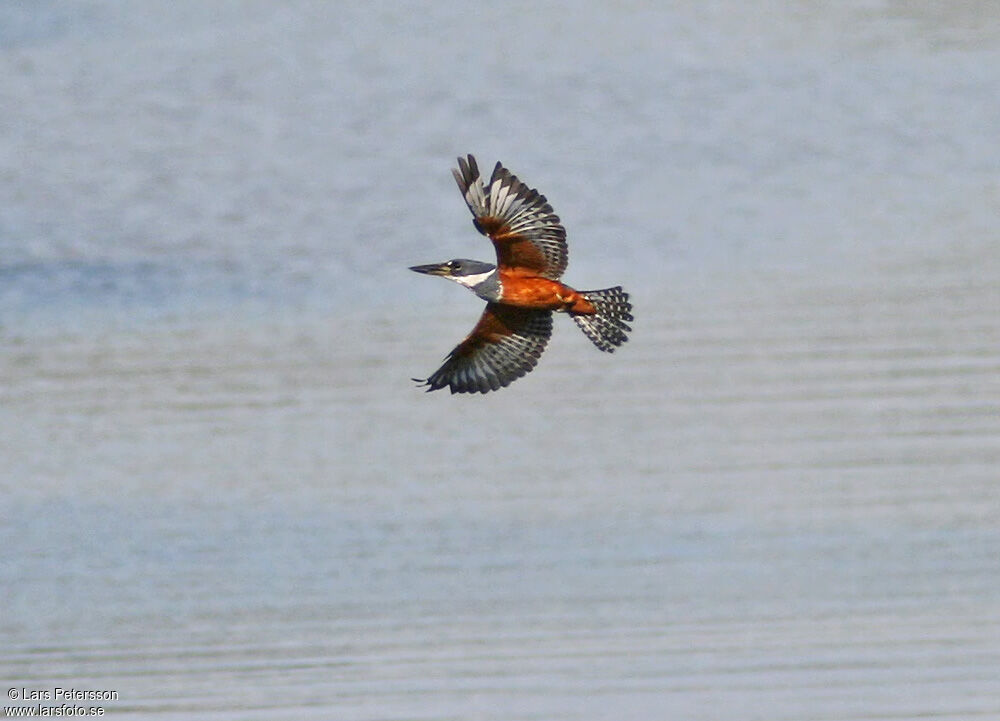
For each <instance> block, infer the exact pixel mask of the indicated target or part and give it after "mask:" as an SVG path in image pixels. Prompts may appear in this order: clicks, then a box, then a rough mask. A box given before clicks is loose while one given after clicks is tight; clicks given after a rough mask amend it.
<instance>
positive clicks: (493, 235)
mask: <svg viewBox="0 0 1000 721" xmlns="http://www.w3.org/2000/svg"><path fill="white" fill-rule="evenodd" d="M451 172H452V174H453V175H454V176H455V181H456V182H457V183H458V188H459V190H461V191H462V195H463V196H464V198H465V202H466V204H467V205H468V206H469V210H471V211H472V223H473V225H475V227H476V230H478V231H479V232H480V233H482V234H483V235H485V236H487V237H489V239H490V240H491V241H493V247H494V249H495V250H496V256H497V262H496V265H494V264H492V263H484V262H482V261H478V260H468V259H466V258H455V259H453V260H449V261H446V262H444V263H432V264H431V265H415V266H413V267H411V268H410V270H412V271H415V272H417V273H425V274H427V275H437V276H440V277H442V278H447V279H448V280H452V281H454V282H456V283H458V284H459V285H463V286H465V287H466V288H468V289H469V290H471V291H472V292H473V293H475V294H476V295H477V296H479V297H480V298H482V299H483V300H485V301H486V309H485V310H484V311H483V314H482V316H480V318H479V322H477V323H476V325H475V327H474V328H473V329H472V332H471V333H469V335H468V336H466V338H465V340H463V341H462V342H461V343H459V344H458V345H457V346H455V348H454V349H453V350H452V351H451V353H449V354H448V356H447V358H446V359H445V361H444V365H442V366H441V367H440V368H438V369H437V370H436V371H435V372H434V373H433V374H432V375H431V376H430V377H428V378H414V379H413V380H414V381H416V382H417V383H418V384H419V385H420V386H426V387H427V391H428V392H430V391H436V390H439V389H441V388H444V387H446V386H447V387H449V388H450V389H451V392H452V393H488V392H490V391H496V390H499V389H501V388H504V387H506V386H508V385H510V384H511V383H512V382H514V381H515V380H517V379H518V378H520V377H522V376H523V375H525V374H526V373H528V372H530V371H531V370H532V369H533V368H534V367H535V365H536V364H537V363H538V359H539V357H540V356H541V355H542V351H544V350H545V346H546V344H547V343H548V341H549V337H550V336H551V335H552V314H553V312H555V313H568V314H569V316H570V317H571V318H572V319H573V320H574V321H575V322H576V324H577V325H578V326H579V327H580V329H581V330H582V331H583V332H584V334H585V335H586V336H587V337H588V338H589V339H590V340H591V342H593V344H594V345H595V346H597V347H598V348H599V349H600V350H602V351H605V352H607V353H613V352H614V350H615V348H617V347H619V346H620V345H621V344H622V343H624V342H625V341H627V340H628V335H627V334H628V333H630V332H631V331H632V329H631V327H629V325H628V322H629V321H632V320H633V318H632V305H631V303H629V297H628V293H626V292H625V291H624V290H622V288H621V286H615V287H614V288H604V289H601V290H575V289H573V288H571V287H569V286H568V285H566V284H564V283H562V282H561V281H560V280H559V278H560V277H561V276H562V274H563V272H564V271H565V270H566V263H567V260H568V254H567V251H566V229H565V228H564V227H563V226H562V224H561V223H560V221H559V216H558V215H556V214H555V213H554V212H553V211H552V206H551V205H549V203H548V201H547V200H546V199H545V196H544V195H542V194H541V193H539V192H538V191H537V190H535V189H534V188H529V187H528V186H527V185H525V184H524V183H522V182H521V181H520V180H518V178H517V176H515V175H514V174H512V173H511V172H510V171H509V170H507V168H505V167H504V166H503V165H502V164H501V163H497V164H496V167H494V168H493V174H492V176H491V177H490V180H489V182H488V183H485V184H484V182H483V179H482V178H480V175H479V167H478V166H477V165H476V159H475V158H474V157H473V156H472V155H469V156H468V158H459V159H458V168H457V169H452V171H451Z"/></svg>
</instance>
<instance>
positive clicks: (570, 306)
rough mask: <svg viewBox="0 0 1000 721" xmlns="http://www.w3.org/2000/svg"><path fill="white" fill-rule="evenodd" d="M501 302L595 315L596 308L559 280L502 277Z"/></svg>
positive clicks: (502, 275) (523, 306)
mask: <svg viewBox="0 0 1000 721" xmlns="http://www.w3.org/2000/svg"><path fill="white" fill-rule="evenodd" d="M500 285H501V288H502V293H501V297H500V302H501V303H505V304H507V305H516V306H519V307H522V308H538V309H540V310H557V311H571V312H573V313H588V314H589V313H593V312H594V306H593V304H591V303H590V301H588V300H587V299H586V298H584V297H583V296H582V295H581V294H580V293H578V292H577V291H576V290H574V289H573V288H570V287H569V286H568V285H566V284H564V283H560V282H559V281H557V280H550V279H548V278H538V277H520V276H506V275H504V274H501V275H500Z"/></svg>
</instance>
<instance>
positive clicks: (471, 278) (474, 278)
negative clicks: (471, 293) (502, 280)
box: [448, 270, 493, 288]
mask: <svg viewBox="0 0 1000 721" xmlns="http://www.w3.org/2000/svg"><path fill="white" fill-rule="evenodd" d="M491 275H493V271H492V270H488V271H486V272H485V273H479V274H478V275H449V276H448V277H449V278H451V279H452V280H453V281H455V282H456V283H458V284H459V285H464V286H465V287H466V288H472V287H473V286H476V285H479V284H480V283H482V282H483V281H484V280H486V279H487V278H489V277H490V276H491Z"/></svg>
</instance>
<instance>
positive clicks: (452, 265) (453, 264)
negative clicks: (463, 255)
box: [448, 260, 462, 270]
mask: <svg viewBox="0 0 1000 721" xmlns="http://www.w3.org/2000/svg"><path fill="white" fill-rule="evenodd" d="M461 269H462V264H461V263H459V262H458V261H457V260H449V261H448V270H461Z"/></svg>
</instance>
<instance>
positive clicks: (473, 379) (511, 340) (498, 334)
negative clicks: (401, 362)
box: [414, 303, 552, 393]
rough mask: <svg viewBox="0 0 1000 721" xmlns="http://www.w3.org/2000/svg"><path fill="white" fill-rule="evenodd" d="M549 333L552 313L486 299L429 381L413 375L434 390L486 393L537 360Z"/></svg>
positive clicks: (506, 381)
mask: <svg viewBox="0 0 1000 721" xmlns="http://www.w3.org/2000/svg"><path fill="white" fill-rule="evenodd" d="M551 335H552V313H551V312H550V311H547V310H535V309H532V308H518V307H515V306H510V305H500V304H498V303H487V305H486V310H484V311H483V314H482V316H480V318H479V322H478V323H476V327H475V328H473V329H472V332H471V333H469V335H468V337H467V338H466V339H465V340H463V341H462V342H461V343H459V344H458V345H457V346H455V349H454V350H453V351H452V352H451V353H449V354H448V358H447V359H446V360H445V362H444V365H442V366H441V367H440V368H438V369H437V370H436V371H435V372H434V374H433V375H432V376H431V377H430V378H428V379H427V380H420V379H419V378H414V380H416V381H418V382H420V383H422V384H423V385H426V386H428V388H427V390H428V392H429V391H436V390H438V389H439V388H444V387H445V386H450V387H451V392H452V393H488V392H489V391H495V390H499V389H500V388H503V387H504V386H507V385H509V384H511V383H513V382H514V381H515V380H517V379H518V378H520V377H521V376H523V375H524V374H525V373H527V372H529V371H530V370H531V369H532V368H534V367H535V365H536V364H537V363H538V358H539V357H540V356H541V355H542V351H544V350H545V344H546V343H548V341H549V336H551Z"/></svg>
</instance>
